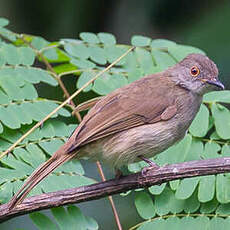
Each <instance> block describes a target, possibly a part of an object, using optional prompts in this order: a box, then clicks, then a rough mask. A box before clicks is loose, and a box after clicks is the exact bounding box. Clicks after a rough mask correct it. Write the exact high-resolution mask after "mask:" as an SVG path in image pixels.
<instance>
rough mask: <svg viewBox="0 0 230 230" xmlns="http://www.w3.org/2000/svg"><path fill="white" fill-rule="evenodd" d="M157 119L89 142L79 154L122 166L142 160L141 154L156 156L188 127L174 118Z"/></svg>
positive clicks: (179, 137)
mask: <svg viewBox="0 0 230 230" xmlns="http://www.w3.org/2000/svg"><path fill="white" fill-rule="evenodd" d="M168 122H169V121H163V122H157V123H155V124H147V125H142V126H139V127H135V128H132V129H129V130H126V131H123V132H121V133H118V134H115V135H111V136H109V137H106V138H104V139H102V140H98V141H96V142H93V143H91V144H88V145H86V146H85V147H83V148H82V149H81V151H80V155H82V156H86V157H87V158H89V159H90V160H93V161H94V160H100V161H101V162H104V163H105V164H107V165H109V166H111V167H114V168H120V167H121V166H122V165H126V164H129V163H133V162H136V161H140V159H139V158H138V156H140V155H142V156H144V157H146V158H149V157H153V156H155V155H156V154H158V153H160V152H162V151H164V150H165V149H167V148H168V147H170V146H171V145H173V144H174V143H175V142H177V141H179V140H181V139H182V138H183V137H184V135H185V132H186V130H187V128H188V126H185V125H184V124H183V125H181V124H180V125H179V124H178V122H177V121H176V120H175V121H174V122H172V120H170V125H169V123H168Z"/></svg>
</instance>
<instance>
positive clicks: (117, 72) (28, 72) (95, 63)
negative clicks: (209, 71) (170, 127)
mask: <svg viewBox="0 0 230 230" xmlns="http://www.w3.org/2000/svg"><path fill="white" fill-rule="evenodd" d="M7 24H8V21H7V20H6V19H3V18H1V19H0V36H1V38H2V39H1V40H0V154H1V153H2V152H3V151H4V150H6V149H8V148H9V146H10V145H12V144H13V143H14V142H15V141H16V140H17V139H18V138H19V137H20V136H21V135H23V134H24V133H26V132H27V131H28V130H29V129H30V128H31V127H32V126H33V125H34V124H35V123H36V122H37V121H40V120H41V119H43V118H44V117H45V116H46V115H47V114H48V113H49V112H51V111H52V110H53V109H55V108H56V107H57V106H58V105H59V104H60V103H61V102H62V101H59V100H58V99H55V100H51V99H49V98H43V97H41V95H39V91H38V90H37V89H38V86H39V83H40V82H43V85H44V84H45V85H48V86H50V87H55V88H57V87H60V81H62V80H61V77H66V76H67V75H70V74H71V75H72V76H74V77H75V78H76V79H77V81H76V89H79V88H81V87H82V86H83V85H84V84H85V83H86V82H88V81H89V80H91V79H92V78H93V77H94V76H95V75H96V74H97V73H98V72H99V71H101V70H103V69H104V68H105V66H107V65H108V64H109V63H112V62H113V61H115V60H116V59H117V58H118V57H119V56H121V55H122V54H123V53H124V52H125V51H127V50H128V48H129V47H130V46H128V45H120V44H117V43H116V38H115V37H114V36H113V35H112V34H108V33H98V34H93V33H81V34H80V39H79V40H78V39H61V40H60V41H57V42H52V43H50V42H48V41H46V40H45V39H43V38H40V37H35V36H29V35H21V34H16V33H14V32H12V31H10V30H8V29H6V28H5V26H7ZM131 44H132V45H134V46H136V47H137V48H136V49H135V50H134V51H132V52H131V53H129V54H128V55H127V56H126V57H125V58H124V59H122V60H121V61H120V62H119V63H118V64H117V65H116V66H115V67H114V68H112V69H110V70H109V71H108V72H107V73H105V74H104V75H103V76H101V77H100V78H98V79H96V80H95V81H94V82H93V83H92V84H90V85H89V86H88V87H86V88H85V89H84V93H86V94H87V95H93V94H90V93H91V92H94V93H95V94H97V95H99V96H100V95H106V94H108V93H110V92H111V91H113V90H114V89H116V88H119V87H122V86H124V85H126V84H128V83H130V82H132V81H135V80H137V79H139V78H140V77H142V76H144V75H146V74H151V73H156V72H160V71H162V70H164V69H166V68H168V67H169V66H172V65H174V64H175V63H177V62H178V61H180V60H181V59H183V58H184V57H185V56H186V55H187V54H189V53H194V52H196V53H197V52H199V53H203V51H201V50H199V49H197V48H194V47H190V46H185V45H179V44H176V43H175V42H172V41H169V40H164V39H156V40H152V39H151V38H147V37H144V36H134V37H132V39H131ZM41 64H42V65H43V66H45V68H40V67H38V66H42V65H41ZM50 67H51V68H50ZM60 90H61V89H60ZM95 94H94V95H95ZM89 97H90V96H89ZM203 102H204V103H203V104H202V106H201V108H200V111H199V113H198V115H197V116H196V119H195V120H194V122H193V123H192V125H191V127H190V128H189V132H188V134H187V135H186V137H185V138H184V139H183V140H182V141H181V142H180V143H178V144H177V145H175V146H173V147H171V148H169V149H168V150H166V151H165V152H164V153H162V154H160V155H158V156H157V157H156V158H155V159H154V160H155V161H156V162H157V163H158V164H160V165H164V164H166V163H167V164H168V163H169V164H170V163H175V162H183V161H189V160H199V159H203V158H215V157H223V156H228V155H229V153H230V148H229V138H230V111H229V110H228V108H227V107H225V104H226V103H230V93H229V91H223V92H213V93H209V94H208V95H205V97H204V101H203ZM223 103H224V105H223ZM72 109H73V107H72V105H66V106H65V107H64V108H62V109H61V110H59V111H58V113H57V114H56V115H54V116H53V117H52V118H51V119H50V120H48V121H47V122H45V124H44V125H43V127H41V128H40V129H37V130H36V131H34V132H33V133H32V134H31V135H29V136H28V137H27V138H26V139H25V140H24V141H23V142H21V143H20V144H19V145H18V146H17V147H16V148H15V149H14V150H13V152H12V154H9V155H8V156H7V157H5V158H3V159H1V160H0V174H1V177H0V203H5V202H7V201H8V200H9V199H10V197H11V196H12V195H13V193H15V191H17V190H18V189H19V187H20V186H21V185H22V184H23V181H24V180H25V179H26V178H27V177H28V175H30V174H31V172H32V171H33V170H34V169H35V168H36V167H37V166H38V165H39V164H41V163H42V162H44V161H45V160H46V159H47V158H48V157H49V156H50V155H52V154H53V153H54V152H55V150H57V149H58V148H59V147H60V146H61V145H62V144H63V142H64V141H66V139H67V138H68V136H69V135H70V133H71V132H72V130H73V129H74V128H75V127H76V125H75V124H68V125H67V124H66V123H65V122H63V121H62V120H60V117H63V116H64V117H70V116H71V112H72ZM144 166H145V163H144V162H140V163H136V164H132V165H129V166H128V169H129V171H130V172H137V171H140V170H141V169H142V168H143V167H144ZM90 183H94V180H92V179H91V178H88V177H86V176H84V169H83V167H82V166H81V164H80V162H79V161H72V162H69V163H66V164H65V165H63V166H62V167H59V168H58V169H57V170H55V172H54V173H52V175H50V176H49V177H48V178H47V179H46V180H44V181H43V182H42V183H41V184H39V185H38V186H37V187H36V188H35V189H34V190H33V191H32V192H31V194H30V195H34V194H39V193H41V192H50V191H55V190H60V189H65V188H70V187H78V186H81V185H86V184H90ZM229 188H230V186H229V174H223V175H217V176H214V175H212V176H206V177H196V178H191V179H184V180H180V181H179V180H177V181H172V182H170V183H167V184H162V185H161V186H152V187H150V188H148V189H146V190H143V189H142V190H137V191H134V193H135V206H136V209H137V212H138V213H139V215H140V216H141V217H142V218H143V219H144V221H143V223H140V224H139V225H137V226H134V227H133V228H132V229H136V228H138V229H141V230H144V229H145V230H147V229H153V228H154V227H157V228H158V229H164V228H165V227H164V226H166V225H167V227H169V226H170V227H171V228H172V229H178V226H180V227H181V228H182V227H183V226H186V229H188V226H193V227H194V226H200V228H202V229H205V228H206V229H210V228H209V227H207V226H212V228H213V229H215V228H214V227H213V226H216V225H217V224H219V223H221V224H225V226H227V225H230V223H229V219H224V218H222V217H228V215H229V214H228V213H229V209H230V206H229V201H230V189H229ZM128 194H130V193H128ZM52 213H53V216H54V218H55V219H56V221H57V226H58V227H59V229H63V228H64V227H66V226H67V224H69V225H68V226H69V228H68V229H71V228H73V229H76V224H77V225H78V226H81V227H82V229H86V228H87V229H97V228H98V226H97V224H96V222H95V221H94V220H92V219H91V218H89V217H83V214H82V213H81V212H80V210H79V209H78V208H77V207H75V206H69V207H68V208H67V210H65V209H64V208H54V209H52ZM217 216H218V217H217ZM30 217H31V218H32V220H33V222H34V223H35V225H36V226H37V227H38V229H56V225H55V224H54V223H53V222H52V221H51V220H50V219H49V218H48V217H47V216H45V215H44V214H41V213H34V214H31V215H30ZM179 217H182V218H179ZM145 220H147V221H145ZM83 226H84V227H83ZM85 226H87V227H85ZM66 228H67V227H66ZM78 229H80V227H79V228H78Z"/></svg>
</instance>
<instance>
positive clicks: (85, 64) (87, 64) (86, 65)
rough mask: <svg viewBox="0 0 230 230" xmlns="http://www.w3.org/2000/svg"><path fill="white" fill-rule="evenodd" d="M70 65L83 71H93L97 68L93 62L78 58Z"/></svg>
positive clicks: (72, 60)
mask: <svg viewBox="0 0 230 230" xmlns="http://www.w3.org/2000/svg"><path fill="white" fill-rule="evenodd" d="M70 63H72V64H73V65H75V66H77V67H78V68H81V69H93V68H94V67H95V66H96V64H94V63H93V62H91V61H89V60H83V59H77V58H72V59H71V61H70Z"/></svg>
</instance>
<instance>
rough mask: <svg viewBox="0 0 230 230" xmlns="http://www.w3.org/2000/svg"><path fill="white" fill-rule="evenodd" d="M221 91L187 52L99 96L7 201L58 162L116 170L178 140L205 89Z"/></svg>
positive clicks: (200, 59) (209, 67)
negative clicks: (169, 64)
mask: <svg viewBox="0 0 230 230" xmlns="http://www.w3.org/2000/svg"><path fill="white" fill-rule="evenodd" d="M219 89H222V90H223V89H224V85H223V84H222V83H221V82H220V81H219V80H218V69H217V67H216V65H215V64H214V63H213V61H211V60H210V59H209V58H208V57H207V56H205V55H202V54H190V55H188V56H187V57H186V58H185V59H183V60H182V61H181V62H179V63H177V64H176V65H174V66H173V67H170V68H168V69H167V70H165V71H163V72H161V73H156V74H152V75H149V76H146V77H143V78H141V79H140V80H137V81H134V82H132V83H131V84H129V85H127V86H125V87H122V88H120V89H117V90H115V91H114V92H112V93H110V94H108V95H107V96H105V97H103V98H102V99H101V100H99V101H98V102H97V103H96V104H95V105H94V106H93V108H92V109H91V110H90V111H89V112H88V114H87V115H86V116H85V117H84V119H83V120H82V122H81V123H80V124H79V126H78V127H77V128H76V130H75V131H74V133H73V134H72V135H71V137H70V138H69V139H68V141H67V142H66V143H65V144H64V145H63V146H61V148H60V149H59V150H57V151H56V152H55V153H54V154H53V156H52V157H51V158H50V159H49V160H47V161H46V162H45V163H44V164H42V165H41V166H40V167H39V168H37V169H36V170H35V171H34V172H33V173H32V175H31V176H30V177H29V178H28V179H27V180H26V182H25V184H24V185H23V186H22V188H21V189H20V190H19V191H18V192H17V193H16V194H15V195H14V196H13V198H12V199H11V201H10V202H9V209H12V208H13V207H15V206H16V205H17V204H19V203H20V202H22V200H23V199H24V198H25V197H26V195H27V194H28V193H29V192H30V191H31V189H32V188H33V187H34V186H36V185H37V184H38V183H39V182H40V181H41V180H43V179H44V178H45V177H46V176H47V175H49V174H50V173H51V172H52V171H53V170H54V169H56V168H57V167H58V166H60V165H62V164H63V163H64V162H66V161H68V160H70V159H73V158H77V159H80V158H82V157H87V158H89V159H91V160H100V161H102V162H104V163H106V164H108V165H109V166H111V167H114V168H116V169H119V168H120V167H121V166H122V165H125V164H129V163H132V162H136V161H140V160H141V159H142V160H145V161H146V162H149V160H148V158H149V157H153V156H154V155H156V154H158V153H160V152H162V151H164V150H165V149H167V148H169V147H170V146H171V145H173V144H174V143H175V142H177V141H179V140H181V139H182V138H183V137H184V135H185V133H186V131H187V130H188V128H189V125H190V124H191V122H192V121H193V119H194V117H195V116H196V114H197V112H198V110H199V108H200V105H201V102H202V97H203V95H204V94H205V93H207V92H210V91H213V90H219Z"/></svg>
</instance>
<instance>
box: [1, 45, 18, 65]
mask: <svg viewBox="0 0 230 230" xmlns="http://www.w3.org/2000/svg"><path fill="white" fill-rule="evenodd" d="M2 52H3V55H4V58H5V59H6V62H7V63H8V64H9V65H18V64H20V56H19V52H18V49H17V48H16V47H15V46H13V45H11V44H5V45H4V46H3V47H2Z"/></svg>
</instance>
